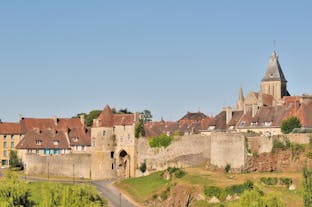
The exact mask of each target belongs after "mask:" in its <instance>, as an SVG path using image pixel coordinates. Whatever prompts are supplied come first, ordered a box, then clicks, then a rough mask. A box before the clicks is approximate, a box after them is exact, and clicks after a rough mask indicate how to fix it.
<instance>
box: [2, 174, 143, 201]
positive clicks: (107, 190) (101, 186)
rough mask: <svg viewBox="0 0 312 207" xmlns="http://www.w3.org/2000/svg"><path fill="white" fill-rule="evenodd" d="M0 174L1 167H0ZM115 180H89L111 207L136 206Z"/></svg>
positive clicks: (29, 178) (41, 179)
mask: <svg viewBox="0 0 312 207" xmlns="http://www.w3.org/2000/svg"><path fill="white" fill-rule="evenodd" d="M0 176H1V169H0ZM21 178H22V179H25V180H27V181H30V182H38V181H44V182H61V183H73V180H53V179H50V180H48V179H44V178H36V177H28V176H23V177H21ZM114 181H115V180H103V181H91V184H92V185H94V186H95V187H96V189H97V190H98V192H99V194H100V195H101V196H102V197H104V198H106V199H107V200H108V204H109V206H111V207H137V206H138V205H136V204H135V203H134V202H132V201H131V200H130V199H128V198H127V197H126V196H124V195H123V194H122V193H120V192H119V191H118V190H117V189H116V188H115V187H113V183H114ZM74 182H75V183H90V181H79V180H75V181H74Z"/></svg>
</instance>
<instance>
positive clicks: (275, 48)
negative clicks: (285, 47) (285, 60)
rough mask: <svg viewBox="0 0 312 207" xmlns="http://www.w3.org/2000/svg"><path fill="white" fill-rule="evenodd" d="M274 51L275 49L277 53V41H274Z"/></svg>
mask: <svg viewBox="0 0 312 207" xmlns="http://www.w3.org/2000/svg"><path fill="white" fill-rule="evenodd" d="M273 49H274V51H275V52H277V47H276V40H273Z"/></svg>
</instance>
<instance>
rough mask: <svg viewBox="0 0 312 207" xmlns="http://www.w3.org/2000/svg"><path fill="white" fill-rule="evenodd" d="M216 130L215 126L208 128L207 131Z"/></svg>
mask: <svg viewBox="0 0 312 207" xmlns="http://www.w3.org/2000/svg"><path fill="white" fill-rule="evenodd" d="M215 128H216V126H209V127H208V130H214V129H215Z"/></svg>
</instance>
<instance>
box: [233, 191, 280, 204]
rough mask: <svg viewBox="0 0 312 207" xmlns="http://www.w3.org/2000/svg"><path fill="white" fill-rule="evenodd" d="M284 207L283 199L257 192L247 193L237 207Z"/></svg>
mask: <svg viewBox="0 0 312 207" xmlns="http://www.w3.org/2000/svg"><path fill="white" fill-rule="evenodd" d="M247 206H248V207H283V206H284V204H283V203H282V201H281V199H279V198H277V197H275V196H272V195H263V194H261V193H259V192H257V191H255V190H251V191H245V192H244V193H243V194H242V196H241V197H240V198H239V199H238V202H237V205H236V207H247Z"/></svg>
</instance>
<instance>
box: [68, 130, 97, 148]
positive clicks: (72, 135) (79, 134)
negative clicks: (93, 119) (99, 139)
mask: <svg viewBox="0 0 312 207" xmlns="http://www.w3.org/2000/svg"><path fill="white" fill-rule="evenodd" d="M68 138H69V141H70V146H76V145H86V146H91V139H90V135H89V130H88V129H82V128H73V129H69V130H68ZM76 138H77V139H76Z"/></svg>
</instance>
